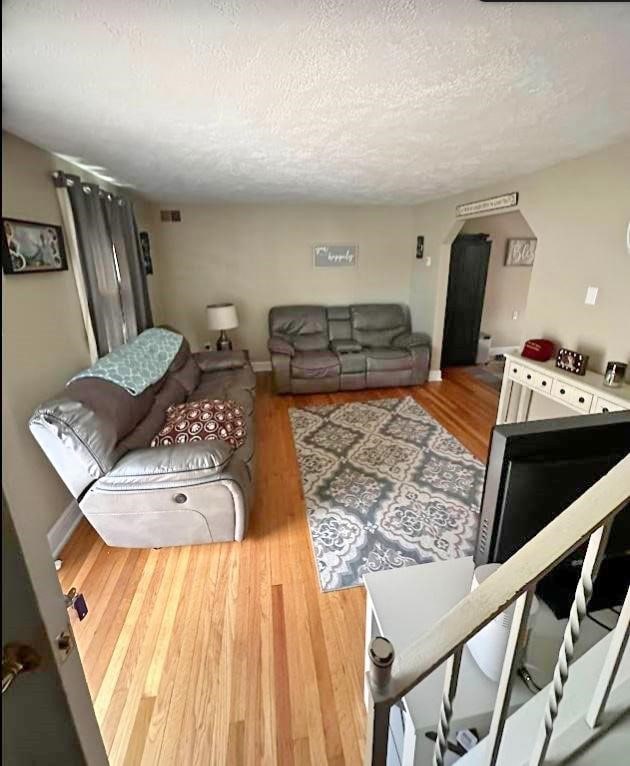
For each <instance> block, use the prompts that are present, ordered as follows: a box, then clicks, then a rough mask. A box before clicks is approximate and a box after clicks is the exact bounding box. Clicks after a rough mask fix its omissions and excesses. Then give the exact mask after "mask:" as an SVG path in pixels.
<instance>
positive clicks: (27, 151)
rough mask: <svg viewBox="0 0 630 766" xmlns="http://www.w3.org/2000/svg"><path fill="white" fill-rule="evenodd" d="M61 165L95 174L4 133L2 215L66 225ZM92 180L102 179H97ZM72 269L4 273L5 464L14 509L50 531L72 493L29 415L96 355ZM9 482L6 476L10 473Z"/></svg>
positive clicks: (45, 530) (65, 168)
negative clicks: (12, 425) (58, 174)
mask: <svg viewBox="0 0 630 766" xmlns="http://www.w3.org/2000/svg"><path fill="white" fill-rule="evenodd" d="M56 168H61V169H63V170H66V171H68V172H73V173H77V172H78V173H79V174H80V175H81V177H82V178H85V179H88V178H89V176H88V174H86V173H84V172H83V171H77V169H76V168H74V167H73V166H70V165H68V164H66V163H63V162H62V161H61V160H59V159H58V158H56V157H53V156H52V155H50V154H49V153H48V152H45V151H43V150H42V149H39V148H37V147H35V146H33V145H32V144H29V143H27V142H25V141H22V140H21V139H19V138H17V137H15V136H13V135H11V134H8V133H3V134H2V215H3V216H7V217H11V218H22V219H25V220H30V221H39V222H44V223H52V224H57V225H60V224H61V215H60V211H59V206H58V203H57V195H56V192H55V188H54V186H53V184H52V180H51V178H50V174H51V172H52V171H53V170H54V169H56ZM91 180H94V181H96V182H97V183H99V184H100V185H101V186H104V184H103V183H102V182H100V181H98V179H91ZM140 212H141V214H144V212H145V211H144V210H141V211H140ZM142 223H144V221H143V222H142ZM69 269H70V270H68V271H61V272H49V273H44V274H19V275H14V276H6V275H5V274H3V275H2V293H3V306H2V310H3V316H2V328H3V343H2V373H3V383H4V391H5V395H6V397H7V399H8V402H6V403H5V404H6V405H7V406H8V407H9V408H10V410H11V411H12V412H13V415H14V418H15V422H16V424H17V425H18V428H17V431H16V433H14V435H13V437H12V438H11V439H10V440H8V439H7V440H5V441H4V445H5V453H4V457H5V459H4V460H3V472H4V471H10V472H11V479H10V482H9V486H10V487H11V488H13V493H12V495H8V497H9V502H10V504H11V506H12V508H13V509H14V512H15V513H20V512H29V513H32V514H34V516H33V519H34V522H36V524H37V525H38V526H40V528H41V529H43V530H44V532H48V530H49V529H50V527H51V526H52V525H53V524H54V522H55V521H56V520H57V519H58V518H59V516H60V514H61V513H62V512H63V511H64V510H65V508H66V507H67V505H68V503H69V502H70V501H71V496H70V494H69V492H68V491H67V489H66V487H65V485H64V484H63V483H62V481H61V479H59V478H58V476H57V474H56V472H55V470H54V469H53V468H52V466H51V465H50V463H49V462H48V460H47V459H46V457H45V456H44V454H43V452H42V451H41V450H40V448H39V446H38V445H37V443H36V442H35V440H34V439H33V438H32V437H31V435H30V432H29V431H28V428H27V421H28V419H29V417H30V415H31V413H32V412H33V409H34V408H35V407H36V406H37V404H39V403H40V402H41V401H43V400H44V399H46V398H48V397H50V396H53V395H54V394H55V393H57V392H58V391H59V390H60V389H61V388H62V387H63V385H64V383H65V382H66V380H67V379H68V378H69V377H70V376H71V375H72V374H73V373H75V372H77V371H78V370H80V369H81V368H82V367H86V366H88V365H89V363H90V358H89V353H88V346H87V340H86V337H85V331H84V325H83V317H82V315H81V309H80V307H79V300H78V297H77V292H76V286H75V281H74V275H73V274H72V271H71V269H72V266H71V265H69ZM3 483H5V484H6V483H7V482H6V481H5V479H4V478H3Z"/></svg>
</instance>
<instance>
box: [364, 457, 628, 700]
mask: <svg viewBox="0 0 630 766" xmlns="http://www.w3.org/2000/svg"><path fill="white" fill-rule="evenodd" d="M628 499H630V455H628V456H626V457H625V458H624V459H623V460H622V461H621V462H620V463H618V464H617V465H616V466H614V468H612V469H611V470H610V471H609V472H608V473H607V474H606V475H605V476H603V477H602V478H601V479H600V480H599V481H598V482H597V483H596V484H594V485H593V486H592V487H591V488H590V489H588V490H587V491H586V492H585V493H584V494H583V495H581V496H580V497H579V498H578V499H577V500H575V501H574V502H573V503H571V505H570V506H569V507H568V508H567V509H566V510H565V511H564V512H563V513H561V514H560V515H559V516H557V517H556V518H555V519H554V520H553V521H552V522H550V523H549V524H548V525H547V526H546V527H545V528H544V529H543V530H541V531H540V532H539V533H538V534H537V535H536V536H535V537H533V538H532V539H531V540H530V541H529V542H528V543H526V544H525V545H524V546H523V547H522V548H520V550H518V551H517V552H516V553H515V554H514V555H513V556H512V557H511V558H510V559H508V561H506V562H505V563H504V564H503V565H502V566H501V567H500V568H499V569H498V570H497V571H496V572H494V573H493V574H492V575H490V577H488V579H487V580H485V581H484V582H482V583H481V585H479V587H478V588H476V589H475V590H474V591H472V592H471V593H469V594H468V595H467V596H465V597H464V598H463V599H462V600H461V601H460V602H459V603H458V604H456V606H454V607H453V609H451V610H450V611H449V612H447V613H446V614H445V615H444V616H443V617H442V618H441V619H440V620H439V621H438V622H437V623H435V624H434V625H433V626H432V627H431V628H430V629H429V630H427V631H426V632H425V633H424V634H422V635H421V636H420V637H419V638H418V639H416V641H414V642H413V644H411V646H409V647H408V648H407V649H406V650H405V651H403V652H402V653H401V654H400V655H399V658H398V661H397V662H396V663H395V665H394V668H393V672H392V674H391V678H390V680H389V682H388V683H387V684H386V685H385V686H384V687H381V688H375V687H373V688H372V694H373V698H374V702H375V703H376V704H379V705H380V704H385V705H387V706H389V705H391V704H393V703H394V702H396V701H398V700H399V699H400V698H401V697H403V696H404V695H405V694H407V693H408V692H409V691H410V690H411V689H413V687H414V686H416V685H417V684H418V683H420V681H422V680H423V679H424V678H426V676H428V675H429V674H430V673H432V672H433V671H434V670H435V669H436V668H437V667H438V666H439V665H441V664H442V663H443V662H444V661H445V660H446V659H447V658H448V657H449V656H450V655H452V654H453V652H455V651H456V650H457V649H458V647H460V646H462V645H463V644H465V643H466V642H467V641H468V640H469V639H470V638H472V636H474V635H475V634H476V633H478V632H479V631H480V630H481V629H482V628H483V627H484V626H485V625H487V624H488V623H489V622H491V621H492V620H493V619H494V618H495V617H496V616H497V615H498V614H499V613H500V612H502V611H503V610H504V609H505V608H506V607H508V606H509V605H510V604H511V603H512V602H513V601H515V600H516V599H517V598H518V597H519V596H520V595H521V593H523V592H524V591H525V590H526V589H527V588H528V587H529V586H530V585H531V584H532V583H535V582H537V581H538V580H539V579H541V578H542V577H544V575H545V574H547V573H548V572H549V571H550V570H551V569H553V567H554V566H555V565H556V564H557V563H558V562H560V561H561V560H562V559H564V558H565V557H566V556H567V555H568V554H569V553H571V551H573V550H575V549H576V548H577V547H579V546H580V545H581V544H582V543H583V542H584V541H585V540H587V539H588V537H589V536H590V535H591V534H592V533H593V532H594V531H595V530H596V529H598V528H599V527H601V526H602V525H603V524H605V523H606V521H607V520H608V519H609V518H610V517H612V516H613V515H614V514H615V513H616V512H617V511H618V510H619V509H620V508H621V506H622V505H623V504H624V503H626V502H627V501H628Z"/></svg>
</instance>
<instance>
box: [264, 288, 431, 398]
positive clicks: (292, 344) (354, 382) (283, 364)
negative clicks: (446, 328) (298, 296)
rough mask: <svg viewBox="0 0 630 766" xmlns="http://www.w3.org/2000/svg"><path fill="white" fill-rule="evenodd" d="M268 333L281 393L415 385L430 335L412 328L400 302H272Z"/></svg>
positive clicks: (424, 369) (422, 375) (422, 376)
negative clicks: (301, 304) (321, 304)
mask: <svg viewBox="0 0 630 766" xmlns="http://www.w3.org/2000/svg"><path fill="white" fill-rule="evenodd" d="M269 336H270V337H269V343H268V348H269V352H270V354H271V366H272V369H273V378H274V384H275V388H276V391H277V392H278V393H281V394H284V393H292V394H303V393H314V392H332V391H349V390H354V389H361V388H381V387H385V386H413V385H419V384H421V383H424V382H425V381H426V379H427V377H428V374H429V362H430V339H429V336H428V335H426V334H425V333H414V332H411V321H410V318H409V310H408V308H407V307H406V306H403V305H400V304H395V303H385V304H380V303H367V304H358V305H353V306H328V307H327V306H274V307H273V308H272V309H271V310H270V312H269Z"/></svg>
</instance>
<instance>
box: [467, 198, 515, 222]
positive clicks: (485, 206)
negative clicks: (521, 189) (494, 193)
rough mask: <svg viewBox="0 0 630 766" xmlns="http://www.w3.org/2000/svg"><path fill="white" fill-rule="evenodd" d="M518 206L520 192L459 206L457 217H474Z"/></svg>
mask: <svg viewBox="0 0 630 766" xmlns="http://www.w3.org/2000/svg"><path fill="white" fill-rule="evenodd" d="M516 205H518V192H510V193H509V194H502V195H501V196H500V197H489V198H488V199H480V200H478V201H477V202H466V203H464V204H463V205H457V207H456V208H455V215H456V216H458V217H461V216H463V215H473V214H475V213H488V212H490V211H491V210H503V208H506V207H516Z"/></svg>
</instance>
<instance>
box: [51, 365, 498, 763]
mask: <svg viewBox="0 0 630 766" xmlns="http://www.w3.org/2000/svg"><path fill="white" fill-rule="evenodd" d="M408 395H412V396H413V397H414V398H415V399H416V400H417V401H418V402H419V403H420V404H421V405H422V406H423V407H425V408H426V409H427V410H428V411H429V412H430V413H431V414H432V415H433V416H434V417H435V418H436V419H437V420H439V421H440V422H441V423H442V424H443V425H444V426H445V427H446V428H447V429H448V430H449V431H450V432H451V433H453V434H454V435H455V436H456V437H457V438H458V439H459V440H460V441H461V442H462V443H463V444H464V445H465V446H466V447H468V449H469V450H470V451H471V452H472V453H473V454H475V455H476V456H477V457H478V458H480V459H482V460H484V461H485V458H486V452H487V447H488V437H489V433H490V429H491V426H492V424H493V423H494V419H495V415H496V408H497V400H498V397H497V394H496V392H495V391H493V390H492V389H491V388H489V387H488V386H485V385H484V384H483V383H480V382H479V381H478V380H476V379H475V378H473V377H471V376H470V375H468V374H466V373H465V372H463V371H461V370H451V371H448V372H447V373H446V375H445V380H444V381H443V382H442V383H430V384H427V385H425V386H423V387H418V388H407V389H402V388H401V389H382V390H375V391H361V392H356V393H355V392H352V393H338V394H331V395H327V394H319V395H312V396H300V397H291V396H286V397H279V396H274V395H273V394H272V392H271V381H270V376H269V375H260V376H259V385H258V400H257V405H256V408H257V409H256V417H257V487H256V502H255V506H254V510H253V514H252V520H251V526H250V530H249V534H248V536H247V538H246V539H245V541H244V542H243V543H240V544H239V543H222V544H215V545H207V546H193V547H187V548H170V549H162V550H126V549H116V548H108V547H107V546H105V545H104V544H103V543H102V542H101V541H100V539H99V538H98V537H97V535H96V534H95V532H94V531H93V530H92V528H91V527H90V526H89V525H88V523H87V522H86V521H83V522H82V523H81V525H80V526H79V527H78V529H77V531H76V532H75V534H74V536H73V537H72V539H71V540H70V542H69V543H68V545H67V546H66V549H65V550H64V552H63V554H62V558H63V561H64V564H63V567H62V569H61V570H60V572H59V576H60V580H61V583H62V586H63V588H64V591H67V590H68V589H69V588H70V587H72V586H75V587H77V588H78V589H79V590H80V591H82V592H83V593H84V594H85V596H86V599H87V603H88V607H89V610H90V611H89V615H88V617H87V618H86V619H85V620H84V621H83V622H82V623H79V622H78V621H75V622H74V629H75V633H76V637H77V642H78V646H79V652H80V655H81V657H82V660H83V666H84V669H85V673H86V676H87V679H88V684H89V687H90V691H91V694H92V698H93V700H94V706H95V709H96V713H97V716H98V720H99V723H100V725H101V729H102V733H103V738H104V740H105V744H106V747H107V750H108V752H109V757H110V762H111V763H112V764H113V765H114V766H118V764H125V765H126V766H135V764H154V763H160V764H176V763H177V764H183V765H185V766H188V765H189V764H204V765H206V764H256V765H258V764H270V765H273V766H275V764H297V765H298V766H306V765H307V764H313V766H321V765H322V764H348V765H349V764H359V763H361V760H362V755H361V748H362V743H363V736H364V731H363V726H364V712H363V703H362V677H363V641H364V635H363V631H364V608H365V596H364V591H363V588H351V589H348V590H343V591H338V592H335V593H326V594H323V593H321V592H320V590H319V586H318V583H317V577H316V574H315V565H314V562H313V557H312V552H311V544H310V539H309V534H308V530H307V524H306V519H305V513H304V505H303V498H302V488H301V483H300V477H299V471H298V467H297V463H296V458H295V454H294V449H293V440H292V436H291V429H290V425H289V418H288V414H287V410H288V408H289V407H292V406H304V405H306V404H325V403H333V402H334V403H339V402H345V401H365V400H368V399H372V398H385V397H399V396H400V397H402V396H408Z"/></svg>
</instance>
